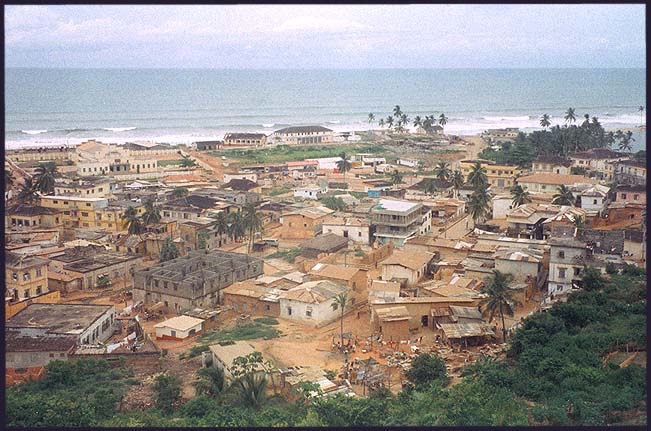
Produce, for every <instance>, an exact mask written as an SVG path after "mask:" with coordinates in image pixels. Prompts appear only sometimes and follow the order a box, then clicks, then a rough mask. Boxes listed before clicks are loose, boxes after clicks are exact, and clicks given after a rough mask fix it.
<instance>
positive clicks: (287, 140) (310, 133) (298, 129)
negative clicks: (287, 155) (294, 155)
mask: <svg viewBox="0 0 651 431" xmlns="http://www.w3.org/2000/svg"><path fill="white" fill-rule="evenodd" d="M273 138H274V142H275V143H279V144H285V145H307V144H329V143H332V142H333V138H334V135H333V132H332V130H331V129H328V128H326V127H322V126H293V127H285V128H284V129H280V130H276V131H275V132H274V133H273Z"/></svg>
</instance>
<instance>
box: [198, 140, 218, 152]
mask: <svg viewBox="0 0 651 431" xmlns="http://www.w3.org/2000/svg"><path fill="white" fill-rule="evenodd" d="M222 145H224V142H223V141H197V142H193V143H192V148H194V149H196V150H197V151H215V150H219V149H220V148H221V147H222Z"/></svg>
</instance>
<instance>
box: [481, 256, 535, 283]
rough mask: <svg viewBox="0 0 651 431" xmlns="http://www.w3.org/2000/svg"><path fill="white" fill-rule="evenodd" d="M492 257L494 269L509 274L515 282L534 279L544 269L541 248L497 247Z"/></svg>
mask: <svg viewBox="0 0 651 431" xmlns="http://www.w3.org/2000/svg"><path fill="white" fill-rule="evenodd" d="M493 258H494V259H495V269H496V270H498V271H500V272H502V273H504V274H511V275H512V276H513V279H514V281H516V282H525V281H527V280H529V279H531V280H536V279H537V278H538V275H539V274H540V273H541V272H543V271H544V269H543V252H542V250H536V249H522V248H509V247H499V248H498V249H497V250H496V251H495V253H494V254H493Z"/></svg>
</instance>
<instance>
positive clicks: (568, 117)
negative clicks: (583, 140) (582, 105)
mask: <svg viewBox="0 0 651 431" xmlns="http://www.w3.org/2000/svg"><path fill="white" fill-rule="evenodd" d="M575 121H576V113H575V112H574V108H567V112H565V122H566V123H567V124H569V123H574V122H575Z"/></svg>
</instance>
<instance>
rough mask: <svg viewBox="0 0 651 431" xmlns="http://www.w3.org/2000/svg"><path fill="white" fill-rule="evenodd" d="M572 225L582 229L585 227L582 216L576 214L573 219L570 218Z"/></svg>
mask: <svg viewBox="0 0 651 431" xmlns="http://www.w3.org/2000/svg"><path fill="white" fill-rule="evenodd" d="M572 225H573V226H574V227H575V228H577V229H583V228H584V227H585V219H584V218H583V216H580V215H579V216H576V217H575V218H574V220H572Z"/></svg>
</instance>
